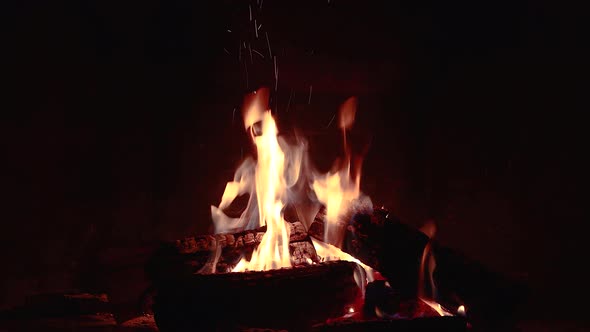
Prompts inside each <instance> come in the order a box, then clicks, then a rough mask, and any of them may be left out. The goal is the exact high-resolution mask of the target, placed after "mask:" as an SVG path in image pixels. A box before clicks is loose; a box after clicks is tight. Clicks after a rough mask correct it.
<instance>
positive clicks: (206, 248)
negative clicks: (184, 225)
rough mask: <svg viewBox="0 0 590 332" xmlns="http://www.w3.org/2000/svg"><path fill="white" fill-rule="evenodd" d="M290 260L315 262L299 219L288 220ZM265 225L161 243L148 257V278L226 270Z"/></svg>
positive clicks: (245, 254)
mask: <svg viewBox="0 0 590 332" xmlns="http://www.w3.org/2000/svg"><path fill="white" fill-rule="evenodd" d="M289 228H290V237H289V240H290V244H289V250H290V254H291V263H292V264H293V266H298V265H306V264H309V263H310V262H316V263H317V262H319V258H318V256H317V254H316V251H315V248H314V247H313V244H312V243H311V240H310V238H309V235H308V234H307V231H306V229H305V227H304V226H303V224H301V223H300V222H294V223H289ZM265 231H266V227H262V228H259V229H255V230H249V231H244V232H239V233H234V234H215V235H203V236H195V237H187V238H185V239H183V240H177V241H174V242H170V243H164V244H162V245H161V247H160V248H159V249H158V250H156V252H155V254H154V255H153V256H152V257H151V259H150V260H149V262H148V264H147V267H146V270H147V274H148V276H149V277H150V279H151V280H152V281H155V280H166V279H168V278H169V277H170V275H177V274H193V273H197V272H200V273H213V272H221V273H224V272H229V271H231V270H232V268H233V267H234V266H235V265H236V264H237V263H238V262H239V261H240V259H242V258H243V257H245V258H246V259H248V260H249V259H250V257H251V256H252V252H253V251H254V250H255V248H256V247H257V246H258V245H259V244H260V241H262V236H263V235H264V232H265Z"/></svg>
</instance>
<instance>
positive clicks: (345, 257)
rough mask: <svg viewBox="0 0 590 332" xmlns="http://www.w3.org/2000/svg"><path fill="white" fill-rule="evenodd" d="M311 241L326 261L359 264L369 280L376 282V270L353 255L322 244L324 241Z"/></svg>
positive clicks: (312, 239) (313, 239)
mask: <svg viewBox="0 0 590 332" xmlns="http://www.w3.org/2000/svg"><path fill="white" fill-rule="evenodd" d="M311 241H312V242H313V246H314V247H315V251H316V253H317V254H318V256H320V257H321V258H322V259H323V260H324V261H326V262H330V261H338V260H342V261H348V262H354V263H357V264H358V265H360V266H361V267H362V268H363V269H364V270H365V273H366V275H367V280H368V281H369V282H371V281H373V280H374V277H373V272H374V270H373V268H371V267H370V266H368V265H366V264H363V262H361V261H360V260H358V259H356V258H354V257H353V256H352V255H350V254H348V253H346V252H344V251H342V250H340V248H337V247H335V246H333V245H331V244H329V243H325V242H322V241H320V240H318V239H315V238H313V237H312V238H311ZM357 283H359V281H358V280H357Z"/></svg>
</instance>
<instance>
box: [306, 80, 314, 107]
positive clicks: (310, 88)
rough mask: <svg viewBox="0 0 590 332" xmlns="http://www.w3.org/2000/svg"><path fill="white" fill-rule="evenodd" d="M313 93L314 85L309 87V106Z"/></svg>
mask: <svg viewBox="0 0 590 332" xmlns="http://www.w3.org/2000/svg"><path fill="white" fill-rule="evenodd" d="M312 91H313V85H310V86H309V99H308V100H307V104H311V92H312Z"/></svg>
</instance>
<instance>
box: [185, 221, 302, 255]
mask: <svg viewBox="0 0 590 332" xmlns="http://www.w3.org/2000/svg"><path fill="white" fill-rule="evenodd" d="M288 225H289V230H290V236H289V242H297V241H304V240H306V239H307V236H308V235H307V231H306V230H305V227H304V226H303V224H302V223H301V222H299V221H296V222H293V223H288ZM265 232H266V226H263V227H260V228H257V229H253V230H247V231H243V232H239V233H234V234H214V235H202V236H193V237H187V238H184V239H183V240H176V242H175V246H176V248H177V250H178V252H179V253H182V254H192V253H196V252H199V251H212V250H214V249H216V248H217V246H219V248H221V249H225V248H235V249H241V248H244V247H248V246H254V245H258V244H259V243H260V241H262V236H263V235H264V233H265Z"/></svg>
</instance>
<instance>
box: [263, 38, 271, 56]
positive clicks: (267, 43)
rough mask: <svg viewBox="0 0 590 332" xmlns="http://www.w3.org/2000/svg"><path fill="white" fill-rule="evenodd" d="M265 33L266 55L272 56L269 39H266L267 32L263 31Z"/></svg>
mask: <svg viewBox="0 0 590 332" xmlns="http://www.w3.org/2000/svg"><path fill="white" fill-rule="evenodd" d="M264 34H265V35H266V45H268V57H269V58H272V51H271V50H270V41H269V40H268V32H264Z"/></svg>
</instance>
